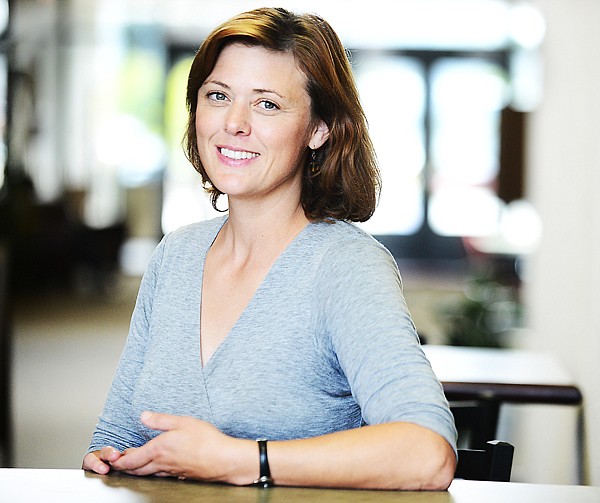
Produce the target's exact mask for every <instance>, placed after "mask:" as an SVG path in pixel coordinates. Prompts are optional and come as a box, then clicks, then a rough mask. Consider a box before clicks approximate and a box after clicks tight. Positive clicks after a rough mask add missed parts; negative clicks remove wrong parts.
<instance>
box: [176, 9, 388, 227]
mask: <svg viewBox="0 0 600 503" xmlns="http://www.w3.org/2000/svg"><path fill="white" fill-rule="evenodd" d="M234 42H241V43H243V44H247V45H250V46H261V47H264V48H266V49H269V50H273V51H278V52H289V53H291V54H292V55H293V56H294V58H295V60H296V62H297V63H298V65H299V67H300V68H301V69H302V71H303V72H304V74H305V75H306V77H307V92H308V95H309V97H310V99H311V107H312V116H313V117H314V118H317V119H320V120H322V121H323V122H325V123H326V124H327V126H328V127H329V132H330V134H329V138H328V140H327V141H326V142H325V144H324V145H323V146H322V147H321V148H320V149H319V150H318V151H317V159H316V160H317V164H318V166H319V168H318V169H317V170H316V172H315V169H314V167H313V168H312V169H311V168H309V161H310V151H309V149H308V148H307V152H306V161H305V165H306V166H305V169H304V170H303V175H302V192H301V196H300V199H301V203H302V207H303V209H304V213H305V214H306V217H307V218H309V219H310V220H328V219H340V220H349V221H354V222H364V221H365V220H368V219H369V218H370V217H371V216H372V215H373V212H374V211H375V206H376V204H377V197H378V195H379V189H380V185H381V182H380V175H379V170H378V167H377V162H376V158H375V152H374V149H373V145H372V143H371V139H370V137H369V133H368V130H367V121H366V117H365V114H364V111H363V109H362V106H361V104H360V101H359V97H358V91H357V89H356V84H355V82H354V77H353V74H352V69H351V66H350V62H349V60H348V56H347V54H346V51H345V49H344V47H343V45H342V43H341V41H340V40H339V38H338V36H337V35H336V33H335V32H334V31H333V29H332V28H331V26H330V25H329V24H328V23H327V22H326V21H324V20H323V19H321V18H320V17H318V16H316V15H313V14H303V15H297V14H294V13H291V12H289V11H287V10H285V9H281V8H261V9H255V10H252V11H249V12H245V13H242V14H239V15H237V16H235V17H233V18H232V19H230V20H229V21H226V22H225V23H223V24H222V25H220V26H219V27H217V28H216V29H215V30H214V31H213V32H212V33H211V34H210V35H209V36H208V37H207V38H206V40H205V41H204V43H203V44H202V45H201V47H200V49H199V50H198V52H197V53H196V56H195V58H194V61H193V63H192V67H191V69H190V74H189V80H188V87H187V106H188V112H189V120H188V125H187V130H186V136H185V139H184V144H185V150H186V155H187V157H188V159H189V160H190V162H191V163H192V165H193V166H194V168H195V169H196V170H197V171H198V172H199V173H200V174H201V175H202V180H203V183H204V187H205V189H206V190H207V191H208V192H209V193H210V195H211V201H212V205H213V207H215V209H216V205H217V200H218V198H219V196H220V195H221V192H220V191H219V190H218V189H217V188H216V187H214V186H213V185H212V183H211V181H210V179H209V178H208V175H207V174H206V171H205V170H204V167H203V166H202V162H201V160H200V155H199V153H198V146H197V140H196V105H197V102H198V90H199V88H200V87H201V86H202V84H203V83H204V81H205V80H206V78H207V77H208V76H209V75H210V73H211V72H212V70H213V68H214V66H215V64H216V62H217V58H218V57H219V54H220V53H221V51H222V50H223V48H224V47H225V46H226V45H228V44H231V43H234Z"/></svg>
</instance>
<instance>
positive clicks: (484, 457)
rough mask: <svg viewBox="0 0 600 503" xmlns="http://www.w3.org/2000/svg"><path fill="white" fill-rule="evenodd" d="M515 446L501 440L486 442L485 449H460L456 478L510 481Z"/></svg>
mask: <svg viewBox="0 0 600 503" xmlns="http://www.w3.org/2000/svg"><path fill="white" fill-rule="evenodd" d="M514 450H515V448H514V447H513V446H512V445H511V444H509V443H507V442H501V441H499V440H492V441H489V442H487V443H486V444H485V449H458V462H457V465H456V472H455V474H454V478H457V479H467V480H488V481H494V482H510V472H511V470H512V461H513V453H514Z"/></svg>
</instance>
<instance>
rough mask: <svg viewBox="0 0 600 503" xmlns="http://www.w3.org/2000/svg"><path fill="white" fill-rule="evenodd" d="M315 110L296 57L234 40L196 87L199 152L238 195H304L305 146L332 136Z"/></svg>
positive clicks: (222, 185) (216, 178)
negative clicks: (315, 114)
mask: <svg viewBox="0 0 600 503" xmlns="http://www.w3.org/2000/svg"><path fill="white" fill-rule="evenodd" d="M327 135H328V130H327V127H326V126H325V124H324V123H323V122H322V121H315V120H313V118H312V117H311V102H310V98H309V96H308V94H307V91H306V77H305V75H304V74H303V73H302V71H301V70H300V69H299V68H298V66H297V64H296V62H295V60H294V58H293V56H292V55H291V54H288V53H282V52H273V51H269V50H267V49H264V48H262V47H248V46H245V45H242V44H232V45H229V46H227V47H225V48H224V49H223V51H222V52H221V54H220V56H219V58H218V60H217V63H216V65H215V67H214V69H213V71H212V73H211V74H210V75H209V76H208V77H207V78H206V81H205V82H204V83H203V85H202V86H201V87H200V89H199V91H198V105H197V108H196V139H197V142H198V152H199V154H200V159H201V160H202V164H203V166H204V169H205V170H206V173H207V174H208V176H209V178H210V180H211V181H212V183H213V185H214V186H215V187H217V188H218V189H219V190H220V191H221V192H222V193H224V194H227V195H228V197H229V201H230V205H231V202H232V201H233V200H235V199H236V198H239V199H249V198H250V199H253V198H265V197H277V196H283V197H290V196H293V197H296V198H298V199H299V197H300V188H301V184H300V182H301V169H302V163H303V160H304V156H305V153H306V148H307V147H309V146H310V147H311V148H318V147H320V146H321V145H322V144H323V143H324V142H325V140H326V139H327Z"/></svg>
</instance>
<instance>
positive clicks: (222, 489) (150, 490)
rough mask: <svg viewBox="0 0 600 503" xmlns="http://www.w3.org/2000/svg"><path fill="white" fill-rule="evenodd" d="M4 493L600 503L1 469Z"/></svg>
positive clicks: (9, 496) (575, 494)
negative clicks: (571, 502) (233, 484)
mask: <svg viewBox="0 0 600 503" xmlns="http://www.w3.org/2000/svg"><path fill="white" fill-rule="evenodd" d="M0 495H1V496H0V497H1V499H2V501H7V502H9V501H10V502H11V503H25V502H27V503H29V502H32V501H43V502H45V503H75V502H76V503H81V502H86V503H95V502H98V503H100V502H102V503H106V502H110V503H152V502H156V503H159V502H160V503H176V502H185V503H197V502H215V501H219V502H244V503H247V502H256V503H262V502H269V503H279V502H282V503H296V502H302V503H305V502H307V501H308V502H311V503H312V502H315V503H329V502H331V503H333V502H340V501H343V502H345V503H346V502H347V503H352V502H361V503H369V502H371V503H377V502H388V501H389V502H391V501H394V502H401V503H411V502H413V503H417V502H425V501H427V502H428V503H480V502H482V501H485V502H486V503H563V502H565V501H573V502H575V501H576V502H577V503H592V502H593V503H597V502H598V501H600V488H598V487H586V486H559V485H538V484H516V483H510V482H475V481H469V480H458V479H457V480H455V481H453V482H452V485H451V486H450V489H449V490H448V491H447V492H446V491H441V492H412V491H406V492H400V491H359V490H338V489H310V488H308V489H303V488H294V487H273V488H270V489H260V488H255V487H233V486H225V485H217V484H201V483H197V482H193V481H179V480H176V479H162V478H145V477H128V476H125V475H108V476H107V475H104V476H102V475H93V474H90V473H85V472H83V471H82V470H39V469H38V470H35V469H34V470H25V469H16V468H12V469H11V468H4V469H0Z"/></svg>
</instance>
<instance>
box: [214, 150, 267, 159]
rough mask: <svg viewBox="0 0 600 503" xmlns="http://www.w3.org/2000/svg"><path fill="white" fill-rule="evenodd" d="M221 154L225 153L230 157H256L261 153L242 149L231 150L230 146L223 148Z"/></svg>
mask: <svg viewBox="0 0 600 503" xmlns="http://www.w3.org/2000/svg"><path fill="white" fill-rule="evenodd" d="M221 154H223V155H224V156H225V157H229V158H230V159H254V158H255V157H258V155H259V154H255V153H254V152H244V151H242V150H229V149H228V148H222V149H221Z"/></svg>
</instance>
